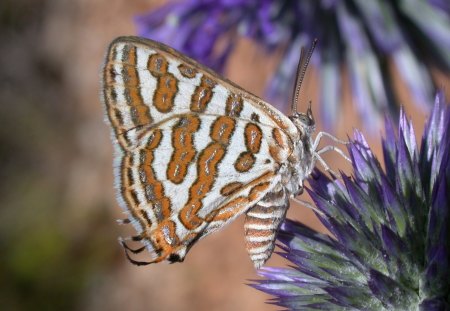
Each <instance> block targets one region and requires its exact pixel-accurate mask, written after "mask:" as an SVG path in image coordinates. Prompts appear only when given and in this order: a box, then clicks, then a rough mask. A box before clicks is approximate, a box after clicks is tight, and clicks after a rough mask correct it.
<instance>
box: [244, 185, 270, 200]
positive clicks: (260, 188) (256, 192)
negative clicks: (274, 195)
mask: <svg viewBox="0 0 450 311" xmlns="http://www.w3.org/2000/svg"><path fill="white" fill-rule="evenodd" d="M269 186H270V182H264V183H261V184H258V185H256V186H254V187H253V188H252V189H251V190H250V192H249V194H248V198H249V199H250V201H255V200H256V199H257V198H258V197H260V196H261V195H262V194H264V193H265V192H266V190H267V189H268V188H269Z"/></svg>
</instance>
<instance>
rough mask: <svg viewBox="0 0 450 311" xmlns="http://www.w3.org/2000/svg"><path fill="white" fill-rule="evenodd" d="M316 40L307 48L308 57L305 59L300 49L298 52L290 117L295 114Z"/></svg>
mask: <svg viewBox="0 0 450 311" xmlns="http://www.w3.org/2000/svg"><path fill="white" fill-rule="evenodd" d="M316 44H317V39H314V41H313V43H312V45H311V47H310V48H309V51H308V55H307V56H306V58H305V53H304V52H305V51H304V48H303V47H302V49H301V51H300V60H299V62H298V66H297V76H296V78H295V88H294V94H293V96H292V106H291V112H292V115H295V114H297V104H298V97H299V95H300V88H301V87H302V82H303V78H304V77H305V74H306V70H307V69H308V64H309V61H310V60H311V56H312V54H313V52H314V48H315V47H316Z"/></svg>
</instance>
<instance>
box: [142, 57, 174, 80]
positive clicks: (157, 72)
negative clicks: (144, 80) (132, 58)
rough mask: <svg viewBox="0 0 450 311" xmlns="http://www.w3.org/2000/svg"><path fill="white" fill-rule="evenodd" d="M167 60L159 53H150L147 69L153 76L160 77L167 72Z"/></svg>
mask: <svg viewBox="0 0 450 311" xmlns="http://www.w3.org/2000/svg"><path fill="white" fill-rule="evenodd" d="M168 68H169V62H168V61H167V59H166V58H165V57H164V56H162V55H161V54H158V53H156V54H152V55H150V57H149V58H148V61H147V69H148V70H149V71H150V73H151V74H152V75H153V76H154V77H160V76H162V75H164V74H165V73H167V69H168Z"/></svg>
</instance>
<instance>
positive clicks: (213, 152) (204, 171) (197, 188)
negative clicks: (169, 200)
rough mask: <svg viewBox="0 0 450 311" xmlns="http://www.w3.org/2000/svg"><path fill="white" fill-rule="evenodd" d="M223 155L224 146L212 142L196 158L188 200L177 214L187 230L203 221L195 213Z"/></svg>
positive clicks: (208, 188)
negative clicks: (195, 176) (194, 174)
mask: <svg viewBox="0 0 450 311" xmlns="http://www.w3.org/2000/svg"><path fill="white" fill-rule="evenodd" d="M224 156H225V148H224V146H222V145H221V144H219V143H217V142H213V143H210V144H209V145H208V146H207V147H206V148H205V149H204V150H203V151H202V153H201V154H200V156H199V158H198V162H197V179H196V180H195V182H194V183H193V184H192V186H191V188H190V189H189V200H188V202H187V203H186V205H185V206H184V207H183V208H182V209H181V211H180V214H179V218H180V221H181V223H182V224H183V225H184V226H185V227H186V228H187V229H189V230H193V229H195V228H197V227H198V226H200V225H201V223H202V222H203V219H201V218H200V217H199V216H198V215H197V213H198V211H199V210H200V209H201V208H202V206H203V203H202V199H203V198H204V197H205V196H206V195H207V194H208V193H209V192H210V191H211V188H212V186H213V184H214V180H215V177H216V175H217V167H218V164H219V162H220V161H221V160H222V158H223V157H224Z"/></svg>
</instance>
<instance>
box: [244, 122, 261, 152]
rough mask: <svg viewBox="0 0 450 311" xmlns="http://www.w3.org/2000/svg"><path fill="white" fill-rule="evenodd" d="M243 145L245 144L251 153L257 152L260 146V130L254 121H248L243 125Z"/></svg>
mask: <svg viewBox="0 0 450 311" xmlns="http://www.w3.org/2000/svg"><path fill="white" fill-rule="evenodd" d="M244 135H245V145H246V146H247V150H248V151H250V152H251V153H253V154H256V153H258V152H259V149H260V148H261V141H262V131H261V129H260V128H259V126H258V125H256V124H254V123H248V124H247V125H246V126H245V132H244Z"/></svg>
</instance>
